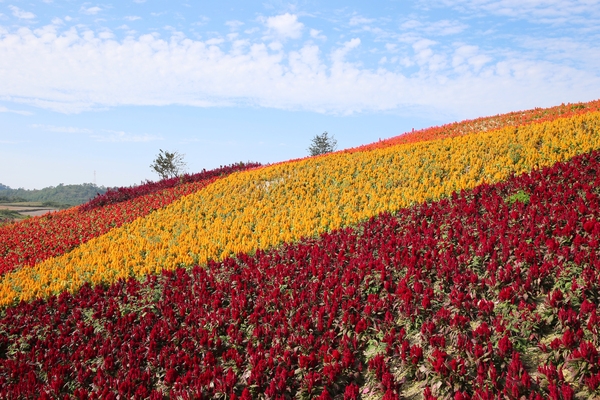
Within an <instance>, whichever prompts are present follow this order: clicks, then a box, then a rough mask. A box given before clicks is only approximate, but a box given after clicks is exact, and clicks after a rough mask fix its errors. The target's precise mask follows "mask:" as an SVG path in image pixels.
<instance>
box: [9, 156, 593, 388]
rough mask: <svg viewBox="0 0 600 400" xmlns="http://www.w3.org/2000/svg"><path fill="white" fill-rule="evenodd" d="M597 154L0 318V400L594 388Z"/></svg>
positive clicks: (24, 307)
mask: <svg viewBox="0 0 600 400" xmlns="http://www.w3.org/2000/svg"><path fill="white" fill-rule="evenodd" d="M599 220H600V153H599V152H594V153H592V154H586V155H583V156H578V157H576V158H575V159H572V160H571V161H569V162H568V163H558V164H556V165H554V166H552V167H550V168H545V169H543V170H536V171H534V172H532V173H531V174H529V175H524V176H520V177H517V178H511V179H509V180H508V181H506V182H503V183H501V184H497V185H493V186H492V185H485V184H484V185H482V186H479V187H477V188H475V189H474V190H471V191H463V192H461V193H460V194H453V195H452V196H451V197H449V198H445V199H443V200H441V201H439V202H434V203H429V204H423V205H419V206H414V207H412V208H409V209H401V210H399V211H398V213H397V215H395V216H391V215H390V214H383V215H381V216H379V217H377V218H373V219H370V220H369V221H366V222H364V223H362V224H360V225H359V226H358V227H357V228H356V229H350V228H344V229H342V230H335V231H333V232H331V233H326V234H323V235H322V236H321V237H319V238H316V239H305V240H302V241H301V242H300V243H298V244H293V245H284V246H282V247H281V248H279V249H273V250H271V251H269V252H263V251H260V250H259V251H257V252H256V253H255V254H254V255H252V256H248V255H243V254H240V255H238V256H237V258H233V259H232V258H228V259H225V260H224V261H223V262H221V263H216V262H212V261H211V262H209V263H208V265H207V267H206V268H201V267H196V268H194V269H192V270H189V271H186V270H184V269H178V270H176V271H171V272H165V273H163V275H161V276H156V275H152V276H149V277H148V278H147V280H146V281H145V282H139V281H137V280H134V279H130V280H128V281H127V282H126V283H125V282H124V281H120V282H118V283H116V284H114V285H112V286H110V287H103V286H97V287H95V288H93V289H92V288H91V287H90V286H87V285H86V286H84V287H83V288H82V290H80V291H79V292H78V293H77V294H75V295H73V294H70V293H62V294H61V295H60V296H59V297H55V296H53V297H51V298H49V299H48V300H38V301H35V302H33V303H22V304H20V305H19V306H17V307H13V308H8V309H5V310H4V311H2V318H1V319H0V397H2V398H7V399H10V398H15V399H16V398H19V399H26V398H65V396H69V395H73V397H74V398H78V399H86V398H106V399H110V398H117V397H116V396H120V397H121V398H123V397H125V398H140V399H142V398H151V399H161V398H167V397H169V398H225V397H227V398H239V397H241V398H244V399H250V398H317V397H319V398H321V399H328V398H333V397H336V398H342V397H343V398H345V399H358V398H381V397H383V398H386V399H395V398H399V397H408V396H412V395H419V394H423V397H424V398H425V399H433V398H435V397H438V398H452V399H470V398H477V399H496V398H508V399H520V398H529V399H546V398H548V399H557V400H558V399H565V400H570V399H574V398H575V397H576V396H577V398H597V397H598V396H600V357H599V353H598V352H599V350H600V337H599V331H598V329H599V327H600V319H599V318H598V312H599V311H600V310H598V304H599V302H600V297H599V296H600V295H599V294H600V258H599V257H598V249H599V244H600V222H598V221H599Z"/></svg>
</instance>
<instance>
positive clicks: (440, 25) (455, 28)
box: [400, 19, 467, 36]
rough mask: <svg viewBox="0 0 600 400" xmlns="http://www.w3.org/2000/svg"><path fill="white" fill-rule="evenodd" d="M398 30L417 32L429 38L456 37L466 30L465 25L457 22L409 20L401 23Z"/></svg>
mask: <svg viewBox="0 0 600 400" xmlns="http://www.w3.org/2000/svg"><path fill="white" fill-rule="evenodd" d="M400 28H401V29H402V30H405V31H410V32H419V33H423V34H427V35H430V36H448V35H456V34H458V33H461V32H463V31H464V30H466V29H467V25H465V24H463V23H460V22H458V21H450V20H441V21H436V22H422V21H419V20H415V19H411V20H408V21H406V22H403V23H402V24H401V25H400Z"/></svg>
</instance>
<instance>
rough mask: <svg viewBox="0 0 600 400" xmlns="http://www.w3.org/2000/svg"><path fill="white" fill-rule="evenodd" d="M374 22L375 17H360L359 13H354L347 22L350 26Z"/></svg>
mask: <svg viewBox="0 0 600 400" xmlns="http://www.w3.org/2000/svg"><path fill="white" fill-rule="evenodd" d="M373 22H375V19H373V18H365V17H361V16H359V15H355V16H353V17H352V18H350V21H349V24H350V26H356V25H368V24H371V23H373Z"/></svg>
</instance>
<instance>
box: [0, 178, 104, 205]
mask: <svg viewBox="0 0 600 400" xmlns="http://www.w3.org/2000/svg"><path fill="white" fill-rule="evenodd" d="M106 190H107V189H106V188H105V187H103V186H96V185H94V184H92V183H83V184H80V185H64V184H62V183H61V184H59V185H58V186H50V187H47V188H43V189H33V190H27V189H22V188H21V189H10V188H9V189H4V190H2V191H0V203H19V202H39V203H42V205H43V206H44V207H54V208H67V207H71V206H75V205H79V204H83V203H85V202H87V201H88V200H90V199H91V198H93V197H94V196H96V195H97V194H102V193H104V192H106Z"/></svg>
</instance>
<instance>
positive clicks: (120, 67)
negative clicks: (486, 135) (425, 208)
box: [0, 0, 600, 189]
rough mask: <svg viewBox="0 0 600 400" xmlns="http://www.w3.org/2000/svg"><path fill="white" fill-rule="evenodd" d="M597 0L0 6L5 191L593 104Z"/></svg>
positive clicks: (147, 175)
mask: <svg viewBox="0 0 600 400" xmlns="http://www.w3.org/2000/svg"><path fill="white" fill-rule="evenodd" d="M599 39H600V0H414V1H409V0H405V1H391V0H390V1H371V2H365V1H311V0H304V1H296V2H287V1H276V0H265V1H252V0H246V1H232V0H224V1H220V2H209V1H191V0H190V1H159V0H145V1H144V0H134V1H131V0H122V1H119V2H110V1H103V2H94V1H91V2H82V1H59V0H44V1H19V0H0V183H3V184H6V185H9V186H11V187H14V188H17V187H24V188H28V189H32V188H42V187H45V186H55V185H57V184H59V183H65V184H69V183H84V182H92V181H93V180H94V176H95V177H96V183H97V184H98V185H105V186H121V185H125V186H127V185H131V184H136V183H139V182H141V181H143V180H145V179H153V180H155V179H157V176H156V175H155V174H154V173H153V172H152V171H151V169H150V167H149V165H150V164H151V162H152V160H153V159H154V157H155V156H156V155H157V154H158V152H159V149H164V150H170V151H179V152H180V153H183V154H184V155H185V161H186V162H187V164H188V170H189V172H195V171H199V170H201V169H202V168H207V169H209V168H214V167H218V166H219V165H225V164H230V163H233V162H238V161H259V162H262V163H272V162H277V161H282V160H287V159H291V158H298V157H304V156H306V155H307V147H308V146H309V145H310V140H311V138H313V137H314V136H315V135H317V134H320V133H322V132H323V131H327V132H329V133H330V134H332V135H334V136H335V137H336V139H337V140H338V147H339V148H347V147H353V146H358V145H361V144H365V143H370V142H373V141H376V140H378V139H379V138H387V137H391V136H396V135H399V134H402V133H404V132H406V131H409V130H411V129H412V128H416V129H418V128H423V127H428V126H432V125H440V124H443V123H447V122H452V121H456V120H463V119H467V118H474V117H478V116H484V115H495V114H499V113H504V112H508V111H516V110H523V109H529V108H534V107H547V106H553V105H558V104H561V103H568V102H578V101H589V100H594V99H597V98H600V44H599V43H600V40H599Z"/></svg>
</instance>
